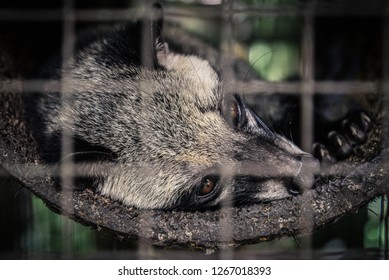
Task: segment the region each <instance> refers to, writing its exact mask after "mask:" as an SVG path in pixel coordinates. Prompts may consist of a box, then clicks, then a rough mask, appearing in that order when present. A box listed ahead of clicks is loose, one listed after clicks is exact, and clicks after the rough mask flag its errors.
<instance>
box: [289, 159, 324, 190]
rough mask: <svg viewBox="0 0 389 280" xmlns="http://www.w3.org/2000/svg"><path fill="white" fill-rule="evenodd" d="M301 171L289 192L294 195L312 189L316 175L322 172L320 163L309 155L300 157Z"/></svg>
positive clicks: (294, 179)
mask: <svg viewBox="0 0 389 280" xmlns="http://www.w3.org/2000/svg"><path fill="white" fill-rule="evenodd" d="M298 158H299V161H300V164H301V165H300V169H299V171H298V172H297V174H296V176H295V177H294V178H293V180H292V186H291V188H289V192H290V193H291V194H293V195H296V194H301V193H303V192H304V190H306V189H310V188H312V186H313V183H314V181H315V174H317V173H319V171H320V163H319V161H318V160H317V159H316V158H314V157H313V156H311V155H309V154H303V155H300V156H299V157H298Z"/></svg>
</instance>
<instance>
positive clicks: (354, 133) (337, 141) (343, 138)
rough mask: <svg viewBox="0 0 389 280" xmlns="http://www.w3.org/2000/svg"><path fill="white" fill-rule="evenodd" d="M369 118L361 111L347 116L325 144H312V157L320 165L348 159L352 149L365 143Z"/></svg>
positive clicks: (368, 128) (329, 134)
mask: <svg viewBox="0 0 389 280" xmlns="http://www.w3.org/2000/svg"><path fill="white" fill-rule="evenodd" d="M370 129H371V118H370V117H369V116H368V115H367V114H366V113H365V112H362V111H356V112H352V113H350V114H348V115H347V116H346V118H345V119H343V121H342V122H341V125H340V127H339V129H338V130H332V131H330V132H329V133H328V135H327V139H326V140H327V144H326V145H324V144H321V143H314V144H313V151H312V153H313V155H314V156H315V157H316V158H317V159H319V160H320V161H321V162H322V163H329V164H331V163H335V162H337V161H338V160H342V159H346V158H348V157H350V156H351V155H352V154H353V152H354V149H355V148H356V147H357V146H359V145H362V144H364V143H365V142H366V141H367V135H368V132H369V131H370Z"/></svg>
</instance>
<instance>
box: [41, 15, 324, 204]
mask: <svg viewBox="0 0 389 280" xmlns="http://www.w3.org/2000/svg"><path fill="white" fill-rule="evenodd" d="M145 22H146V28H144V27H145V24H144V22H143V23H142V24H139V23H136V24H133V25H131V26H129V25H128V26H126V27H124V28H119V29H117V30H115V31H113V32H112V33H110V34H109V35H104V36H101V37H97V38H95V39H94V40H92V41H91V42H88V43H86V44H85V43H84V44H83V45H82V47H80V48H79V49H78V51H77V54H76V56H75V62H74V64H73V65H71V66H70V67H68V69H67V70H66V71H67V72H64V73H63V76H64V77H65V76H67V77H68V80H66V79H65V78H64V81H63V83H64V84H65V87H66V89H67V90H68V91H70V92H71V93H72V94H71V96H70V102H68V104H65V105H59V102H58V101H53V98H47V99H44V100H43V101H42V106H41V108H42V110H43V111H46V112H47V114H49V115H50V116H49V117H48V118H47V119H46V123H47V126H48V128H47V130H46V133H47V134H50V133H54V132H55V131H60V130H62V131H68V132H70V133H71V134H72V135H74V136H75V137H76V138H79V139H81V140H83V141H85V142H87V143H89V144H90V145H97V146H102V147H104V148H106V149H108V150H110V151H112V153H113V154H115V155H116V156H115V160H114V165H113V167H112V168H110V169H109V171H103V172H102V171H99V170H96V169H95V168H93V167H91V170H90V172H91V173H93V174H94V175H96V176H97V177H99V180H98V181H97V189H98V191H99V192H101V193H102V194H104V195H107V196H109V197H111V198H113V199H115V200H119V201H122V202H123V203H125V204H128V205H134V206H137V207H140V208H159V209H205V208H212V207H215V206H218V205H220V204H222V203H233V204H245V203H257V202H261V201H270V200H275V199H281V198H285V197H288V196H290V195H291V194H296V193H300V192H301V191H302V190H304V189H307V188H310V187H311V186H312V184H313V178H314V172H315V171H316V169H317V167H318V163H317V161H316V160H315V159H314V158H313V157H312V156H311V155H309V154H307V153H304V152H303V151H301V150H300V149H299V148H298V147H296V146H295V145H294V144H292V143H291V142H289V141H288V140H286V139H285V138H283V137H281V136H280V135H277V134H276V133H274V132H272V131H271V130H270V129H269V128H267V127H266V125H265V124H264V123H263V122H262V121H261V119H260V118H259V117H258V116H257V115H256V114H255V113H254V112H253V110H252V109H251V108H250V107H249V106H248V105H247V104H245V102H244V99H243V98H242V97H241V96H239V95H238V94H226V93H225V91H224V88H223V82H222V80H221V78H220V77H219V74H218V73H217V71H216V70H215V69H214V67H213V66H212V65H210V63H209V62H208V61H207V60H204V59H202V58H200V57H197V56H195V55H185V54H180V53H176V52H172V51H170V50H169V48H168V44H167V43H166V42H165V41H164V40H163V36H162V33H161V30H162V21H161V20H160V19H158V20H153V21H151V22H148V21H145ZM134 26H135V27H134ZM140 27H141V28H140ZM149 27H150V28H149ZM145 29H146V30H150V31H151V34H152V36H151V38H152V40H150V43H151V45H152V47H151V48H147V47H140V46H141V45H142V44H140V42H142V41H143V42H144V41H145V40H142V38H144V37H142V35H141V34H144V33H142V32H139V31H138V30H142V31H144V30H145ZM146 36H148V35H147V33H146ZM146 41H147V40H146ZM145 51H146V53H147V57H148V58H147V59H148V61H149V62H147V63H146V64H148V65H145V63H142V59H141V57H142V55H143V56H144V53H143V52H145ZM150 58H151V60H150ZM147 59H146V60H147ZM53 104H54V105H53ZM49 111H50V112H49ZM54 112H55V113H54Z"/></svg>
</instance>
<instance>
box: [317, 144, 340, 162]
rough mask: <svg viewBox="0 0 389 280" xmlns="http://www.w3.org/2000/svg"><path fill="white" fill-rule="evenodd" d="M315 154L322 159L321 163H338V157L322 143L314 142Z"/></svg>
mask: <svg viewBox="0 0 389 280" xmlns="http://www.w3.org/2000/svg"><path fill="white" fill-rule="evenodd" d="M312 153H313V156H314V157H315V158H317V159H318V160H320V162H321V163H325V164H327V163H328V164H332V163H336V159H335V158H334V157H333V156H332V155H331V154H330V151H329V150H328V148H327V147H326V146H325V145H323V144H320V143H314V144H313V151H312Z"/></svg>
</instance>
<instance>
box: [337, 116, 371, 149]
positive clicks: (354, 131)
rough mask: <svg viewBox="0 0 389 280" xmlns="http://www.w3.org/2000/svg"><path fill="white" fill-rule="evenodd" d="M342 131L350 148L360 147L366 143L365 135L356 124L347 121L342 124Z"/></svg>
mask: <svg viewBox="0 0 389 280" xmlns="http://www.w3.org/2000/svg"><path fill="white" fill-rule="evenodd" d="M342 129H343V131H344V133H345V134H346V137H347V138H348V139H349V140H350V142H351V144H352V146H354V147H355V146H356V145H360V144H363V143H365V142H366V140H367V134H366V132H365V131H364V130H362V129H361V128H360V127H359V125H358V124H356V123H354V122H351V121H349V120H344V121H343V122H342Z"/></svg>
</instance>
